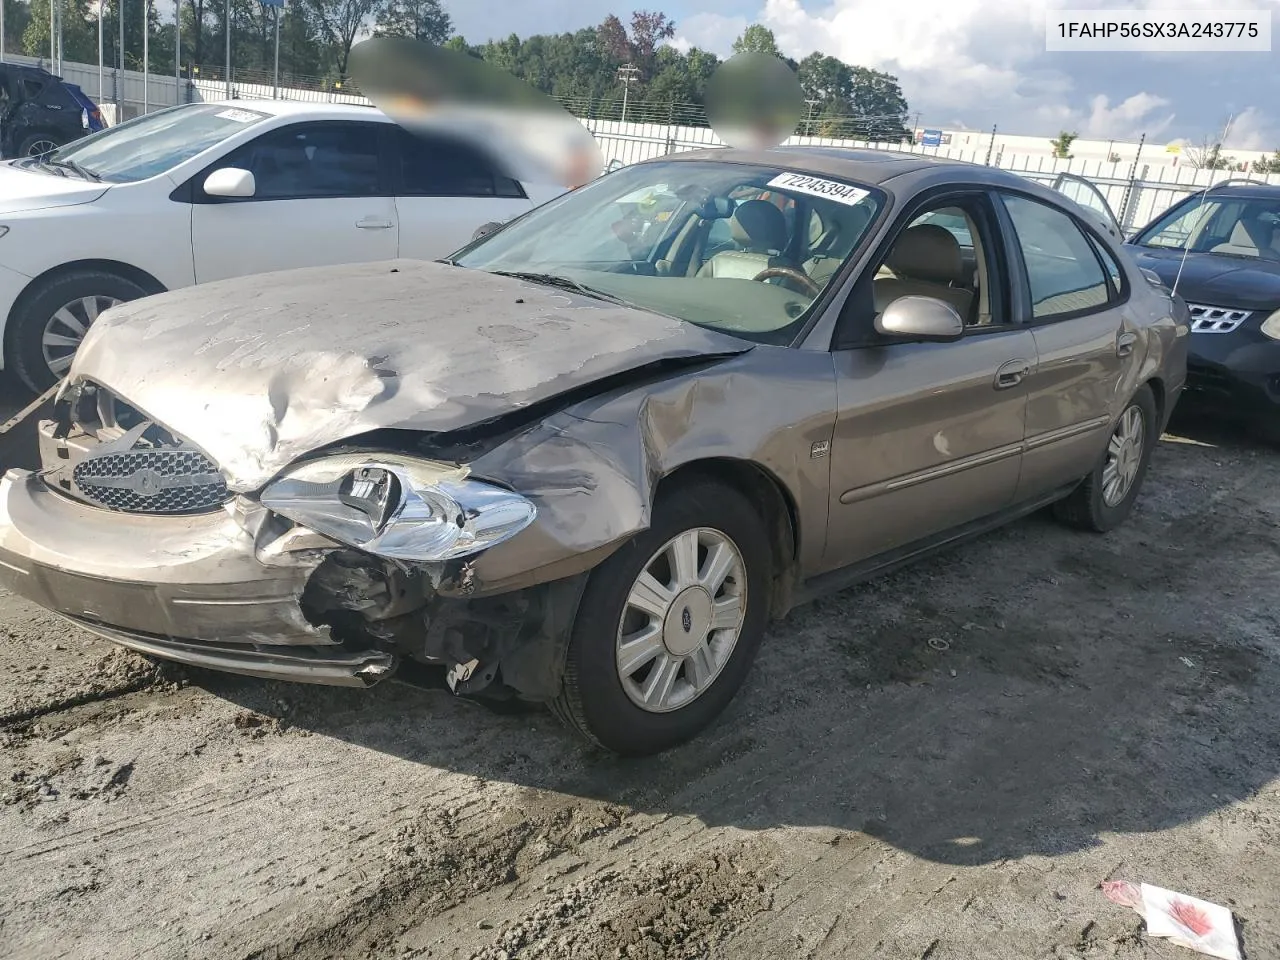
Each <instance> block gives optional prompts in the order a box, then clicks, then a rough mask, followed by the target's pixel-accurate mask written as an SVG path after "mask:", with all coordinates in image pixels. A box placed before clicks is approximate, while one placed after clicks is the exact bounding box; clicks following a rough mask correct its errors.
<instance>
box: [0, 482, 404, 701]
mask: <svg viewBox="0 0 1280 960" xmlns="http://www.w3.org/2000/svg"><path fill="white" fill-rule="evenodd" d="M303 556H304V555H299V556H298V557H297V558H296V559H295V558H289V559H288V560H285V561H277V562H275V563H264V562H262V560H260V559H259V558H258V555H257V553H256V552H255V545H254V538H253V537H252V536H251V535H250V534H249V533H248V532H247V531H246V530H245V529H244V528H243V527H242V525H241V524H240V522H238V521H237V519H236V518H235V517H234V516H233V515H232V513H231V512H230V511H229V510H218V511H216V512H213V513H206V514H200V515H197V516H148V515H140V514H126V513H115V512H112V511H108V510H103V509H100V508H97V507H91V506H88V505H84V504H81V503H78V502H76V501H74V500H71V499H69V498H67V497H65V496H63V495H62V494H59V493H56V492H54V491H53V490H52V489H50V488H49V487H48V486H47V485H46V484H45V482H44V481H43V480H42V479H41V478H40V477H38V476H36V475H34V474H32V473H30V472H29V471H25V470H10V471H9V472H8V473H7V474H5V476H4V477H3V478H2V479H0V586H4V587H6V588H8V589H9V590H12V591H13V592H14V593H16V594H18V595H20V596H22V597H25V598H27V599H29V600H32V601H34V602H35V603H38V604H40V605H41V606H43V607H46V608H47V609H49V610H52V611H53V612H55V613H57V614H60V615H61V616H63V617H65V618H66V619H68V620H70V621H72V622H73V623H75V624H77V625H79V626H81V627H84V628H85V629H86V630H89V631H92V632H93V633H96V634H98V635H99V636H102V637H105V638H106V639H108V640H111V641H114V642H116V643H119V644H121V645H122V646H126V647H130V648H132V649H134V650H137V651H140V652H142V653H146V654H150V655H153V656H156V657H162V658H164V659H167V660H174V661H177V662H179V663H185V664H189V665H192V666H198V667H209V668H212V669H216V670H223V671H227V672H229V673H239V674H244V675H248V676H254V677H265V678H268V679H278V680H301V681H305V682H310V683H327V684H337V685H346V686H368V685H370V684H372V683H375V682H377V681H378V680H379V679H382V678H383V677H384V676H386V675H388V674H390V673H391V672H392V671H393V670H394V669H395V666H396V659H395V657H394V656H393V655H392V654H390V653H385V652H382V651H378V650H355V651H353V650H349V649H347V648H346V647H344V646H343V645H341V644H340V643H338V642H337V641H336V640H335V639H334V638H332V637H331V636H330V633H329V630H328V628H327V627H323V626H316V625H313V624H312V623H310V622H308V621H307V619H306V617H305V616H304V615H303V613H302V608H301V606H300V603H299V601H300V597H301V595H302V591H303V589H304V588H305V586H306V584H307V581H308V580H309V579H310V577H311V575H312V574H313V573H314V572H315V570H316V568H317V567H318V566H319V563H320V556H319V555H318V554H312V555H311V557H312V559H310V560H304V559H302V557H303Z"/></svg>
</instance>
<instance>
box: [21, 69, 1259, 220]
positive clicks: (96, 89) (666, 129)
mask: <svg viewBox="0 0 1280 960" xmlns="http://www.w3.org/2000/svg"><path fill="white" fill-rule="evenodd" d="M8 59H11V60H20V61H23V62H28V63H37V62H38V61H36V60H34V59H32V58H25V57H12V56H10V57H8ZM61 73H62V76H63V77H65V78H66V79H67V80H69V81H71V82H72V83H77V84H79V85H80V86H81V87H82V88H83V89H84V91H85V92H86V93H87V94H89V96H90V97H91V98H94V99H95V100H97V101H99V102H102V103H113V102H118V103H119V104H120V108H121V109H120V113H121V117H122V119H129V118H131V117H135V116H137V115H138V114H139V113H141V112H142V111H143V108H144V106H145V107H146V109H148V110H155V109H158V108H160V107H165V106H172V105H173V104H175V103H179V102H182V103H191V102H195V101H205V100H222V99H225V98H226V96H227V85H226V82H225V81H224V80H221V79H195V80H189V79H185V78H184V79H183V80H181V81H179V80H177V79H176V78H174V77H172V76H165V75H158V74H151V75H150V77H149V78H147V82H146V83H145V84H144V82H143V75H142V74H141V73H138V72H134V71H129V70H125V71H121V72H119V73H117V71H115V70H113V69H106V70H104V71H102V73H101V75H100V74H99V71H98V68H97V67H96V66H92V65H89V64H82V63H63V64H62V67H61ZM255 78H256V79H260V75H255ZM144 89H145V97H144ZM231 89H232V96H233V97H237V98H240V99H245V100H257V99H270V98H271V97H272V96H273V95H274V93H275V91H274V90H273V88H272V86H271V85H270V84H263V83H241V82H237V81H235V79H234V75H233V82H232V84H231ZM279 96H280V97H281V98H283V99H287V100H306V101H311V102H328V103H367V102H368V101H367V100H365V98H364V97H361V96H355V95H350V94H344V93H342V92H340V91H338V90H333V91H328V92H326V91H320V90H306V89H294V88H286V87H281V88H280V90H279ZM582 122H583V124H585V125H586V127H587V129H589V130H590V131H591V132H592V133H593V134H594V135H595V138H596V140H597V141H598V142H599V144H600V148H601V151H602V152H603V153H604V158H605V162H606V163H611V162H612V161H615V160H616V161H618V162H619V163H621V164H623V165H627V164H631V163H637V162H639V161H641V160H648V159H651V158H653V157H659V156H663V155H665V154H668V153H675V152H678V151H684V150H696V149H700V148H703V147H713V146H722V145H723V143H722V141H721V140H720V138H719V137H717V136H716V135H715V133H713V132H712V131H711V130H710V129H708V128H706V127H686V126H678V125H671V124H657V123H630V122H622V121H617V120H596V119H591V118H589V117H588V118H582ZM787 143H789V144H795V145H801V144H803V145H819V146H846V147H861V148H869V149H873V150H874V149H878V150H901V151H907V152H910V153H919V154H924V155H927V156H937V157H946V158H949V159H953V160H963V161H968V162H970V163H985V164H990V165H991V166H995V167H999V168H1001V169H1003V170H1008V171H1010V172H1012V173H1017V174H1020V175H1021V176H1024V177H1027V178H1029V179H1032V180H1040V181H1046V182H1048V181H1052V180H1053V178H1054V177H1055V176H1056V175H1057V174H1059V173H1074V174H1077V175H1080V176H1083V177H1085V178H1086V179H1088V180H1090V181H1092V182H1093V183H1094V185H1096V186H1097V187H1098V188H1099V189H1100V190H1101V192H1102V194H1103V195H1104V196H1105V197H1106V199H1107V202H1108V203H1109V204H1110V205H1111V208H1112V210H1114V211H1116V215H1117V217H1119V218H1120V221H1121V223H1122V225H1123V226H1124V227H1125V228H1126V229H1128V228H1130V227H1133V226H1140V225H1142V224H1145V223H1147V222H1148V221H1150V220H1152V219H1153V218H1154V217H1156V216H1157V215H1158V214H1160V213H1161V212H1163V211H1164V210H1166V209H1167V208H1168V207H1170V206H1172V205H1173V204H1174V203H1176V202H1177V201H1178V200H1181V199H1182V198H1183V197H1185V196H1186V195H1187V194H1189V193H1194V192H1195V191H1196V190H1198V189H1202V188H1204V187H1205V186H1208V185H1209V184H1211V183H1216V182H1218V181H1221V180H1227V179H1231V178H1232V177H1239V176H1242V175H1241V174H1238V173H1231V172H1229V171H1210V170H1196V169H1194V168H1192V167H1189V166H1185V165H1184V166H1180V167H1170V166H1168V165H1167V164H1166V163H1165V162H1163V159H1162V158H1161V159H1160V160H1157V159H1156V158H1154V157H1153V158H1152V161H1151V162H1150V163H1143V162H1142V159H1141V157H1140V156H1139V158H1138V159H1137V160H1136V161H1135V160H1125V161H1121V162H1118V163H1109V162H1107V161H1103V160H1059V159H1055V158H1053V157H1046V156H1043V155H1030V154H1017V153H1011V152H1007V151H1005V149H1004V148H1003V147H1000V146H999V144H998V143H995V142H994V141H993V142H992V143H991V148H990V149H983V148H981V147H979V148H977V149H972V148H965V147H954V146H946V147H943V146H938V147H923V146H914V145H903V144H898V143H873V142H866V141H860V140H837V139H832V138H829V137H801V136H797V137H792V138H791V139H790V140H788V141H787ZM1251 179H1254V180H1260V181H1263V182H1267V183H1277V184H1280V175H1277V174H1270V175H1267V176H1257V175H1254V176H1252V177H1251Z"/></svg>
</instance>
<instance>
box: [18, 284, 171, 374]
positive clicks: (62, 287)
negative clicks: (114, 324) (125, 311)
mask: <svg viewBox="0 0 1280 960" xmlns="http://www.w3.org/2000/svg"><path fill="white" fill-rule="evenodd" d="M146 295H147V291H146V290H144V289H143V288H142V287H140V286H138V284H136V283H134V282H133V281H132V280H126V279H125V278H124V277H121V276H118V275H117V274H114V273H107V272H105V271H102V270H74V271H72V272H69V273H64V274H62V275H61V276H55V277H53V278H51V279H48V280H45V281H42V282H40V283H39V285H38V286H36V287H35V288H34V289H32V290H31V291H29V292H28V293H25V294H23V297H22V299H21V300H20V301H19V303H18V305H17V307H16V308H15V309H14V312H13V315H12V316H11V317H10V323H9V327H8V329H7V330H6V332H5V340H6V341H7V342H6V351H5V352H6V354H7V359H8V363H9V364H10V365H11V366H12V369H13V372H14V373H15V374H16V375H17V376H18V378H19V379H20V380H21V381H22V382H23V383H24V384H26V385H27V386H28V387H30V388H31V389H32V390H33V391H35V392H36V393H40V392H41V391H43V390H47V389H48V388H49V387H51V386H53V384H54V383H55V382H57V380H59V379H60V378H61V377H63V376H65V375H66V372H67V370H68V369H70V367H71V360H72V358H73V357H74V356H75V352H76V350H77V349H78V348H79V345H80V341H81V340H82V339H83V338H84V335H85V333H86V332H88V329H89V327H90V326H91V325H92V324H93V322H94V321H95V320H97V319H98V315H99V314H100V313H101V312H102V311H103V310H106V309H108V308H110V307H113V306H115V305H116V304H118V303H124V302H125V301H128V300H137V299H138V298H139V297H145V296H146Z"/></svg>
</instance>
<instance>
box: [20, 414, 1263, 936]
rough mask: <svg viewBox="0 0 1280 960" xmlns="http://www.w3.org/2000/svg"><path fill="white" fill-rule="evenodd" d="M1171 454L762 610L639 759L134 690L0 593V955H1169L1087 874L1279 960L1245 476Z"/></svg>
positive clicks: (1258, 512)
mask: <svg viewBox="0 0 1280 960" xmlns="http://www.w3.org/2000/svg"><path fill="white" fill-rule="evenodd" d="M1180 432H1182V433H1185V434H1189V435H1190V436H1192V437H1194V439H1188V438H1187V436H1171V437H1166V438H1165V440H1164V442H1162V444H1161V446H1160V449H1159V450H1158V452H1157V455H1156V459H1155V461H1154V464H1153V468H1152V471H1151V473H1150V476H1149V478H1148V484H1147V487H1146V489H1145V493H1144V495H1143V497H1142V499H1141V502H1140V505H1139V509H1138V511H1137V513H1136V514H1135V515H1134V517H1133V519H1132V521H1131V522H1130V524H1129V525H1128V526H1126V527H1125V528H1124V529H1122V530H1120V531H1118V532H1116V533H1114V534H1111V535H1109V536H1106V537H1097V536H1088V535H1083V534H1079V533H1073V532H1069V531H1067V530H1064V529H1061V528H1059V527H1058V526H1056V525H1054V524H1053V523H1052V522H1051V521H1050V520H1047V519H1045V518H1043V517H1034V518H1031V519H1029V520H1027V521H1024V522H1021V523H1018V524H1016V525H1014V526H1012V527H1010V528H1008V529H1006V530H1004V531H1002V532H1000V533H997V534H994V535H992V536H989V537H986V538H985V539H983V540H980V541H977V542H975V543H972V544H969V545H967V546H965V547H962V548H960V549H959V550H957V551H955V552H953V553H951V554H948V555H946V556H942V557H939V558H937V559H935V560H932V561H930V562H927V563H925V564H924V565H921V566H917V567H915V568H913V569H911V570H908V571H905V572H903V573H901V574H898V575H895V576H892V577H889V578H887V579H883V580H880V581H878V582H875V583H872V584H869V585H867V586H864V587H861V588H858V589H854V590H850V591H847V592H845V593H843V594H840V595H838V596H835V597H833V598H831V599H828V600H825V601H823V602H820V603H818V604H816V605H813V606H810V607H808V608H804V609H802V610H799V611H797V612H796V613H794V614H793V615H792V616H791V617H790V618H789V619H787V620H786V621H785V622H783V623H781V624H779V625H777V626H776V627H775V628H774V629H773V630H772V633H771V636H770V637H769V639H768V640H767V641H766V644H765V648H764V650H763V652H762V654H761V657H760V659H759V661H758V662H757V666H756V668H755V670H754V672H753V673H752V675H751V678H750V680H749V682H748V684H747V686H746V688H745V689H744V690H743V691H742V693H741V694H740V696H739V697H738V698H737V700H736V701H735V702H734V704H733V706H732V707H731V708H730V709H729V711H728V712H727V714H726V715H725V716H724V717H723V719H722V720H721V721H720V722H719V723H718V724H717V725H716V726H715V727H714V728H713V729H712V730H710V731H709V732H708V733H707V734H705V735H704V736H703V737H701V738H700V739H699V740H697V741H696V742H695V743H693V744H691V745H689V746H687V747H685V748H682V749H680V750H677V751H674V752H672V753H670V754H667V755H664V756H660V757H656V758H652V759H649V760H645V761H640V762H635V761H631V762H623V761H617V760H614V759H611V758H609V757H606V756H602V755H600V754H598V753H595V752H593V751H591V750H589V749H586V748H584V747H583V746H581V745H579V743H578V742H577V741H576V740H574V739H573V738H572V737H570V736H569V735H568V734H567V733H565V732H563V731H562V730H561V729H560V728H559V727H558V726H557V724H556V723H555V722H554V721H553V720H552V719H551V718H550V717H549V716H545V715H542V714H532V715H524V716H497V715H494V714H491V713H490V712H488V711H487V710H485V709H483V708H479V707H474V706H471V705H468V704H466V703H463V702H459V701H457V700H454V699H453V698H452V697H451V696H450V695H449V694H447V693H445V692H434V691H427V690H422V689H417V688H413V687H409V686H405V685H401V684H391V683H389V684H384V685H382V686H380V687H378V688H375V689H373V690H371V691H346V690H330V689H324V688H313V687H306V686H294V685H285V684H277V683H267V682H259V681H255V680H246V679H238V678H232V677H226V676H219V675H215V674H210V673H200V672H196V671H181V670H178V669H175V668H163V669H156V668H154V667H152V666H150V665H148V664H147V663H146V662H145V661H143V660H141V659H140V658H137V657H134V656H133V655H130V654H125V653H123V652H116V651H113V649H112V648H111V647H110V646H109V645H108V644H106V643H104V642H102V641H99V640H95V639H93V638H91V637H89V636H87V635H85V634H82V633H80V632H78V631H76V630H74V629H72V628H69V627H67V626H65V625H63V624H61V623H60V622H59V621H57V620H55V619H53V618H51V617H49V616H46V615H44V614H42V613H41V612H40V611H39V610H37V609H35V608H33V607H32V606H30V605H28V604H26V603H23V602H20V601H18V600H17V599H15V598H13V597H11V596H0V742H2V744H3V747H2V754H0V862H3V863H4V864H5V867H6V869H4V870H3V871H0V954H2V955H3V956H5V957H24V958H25V957H41V958H44V957H68V958H69V957H75V958H81V957H83V958H94V960H98V958H102V957H130V958H168V957H182V958H186V957H191V958H206V957H207V958H222V960H226V958H243V960H250V958H252V960H278V958H298V960H311V958H320V957H342V958H348V957H350V958H356V957H377V958H389V957H415V958H421V957H430V958H458V960H498V958H508V960H514V958H526V957H527V958H534V957H537V958H556V960H561V958H564V960H567V958H574V960H578V958H583V960H586V958H591V960H595V958H605V960H609V958H677V960H679V958H733V960H744V958H770V960H774V958H782V957H787V958H792V957H795V958H802V957H866V958H875V960H896V958H908V960H926V958H927V960H952V958H954V960H972V958H975V957H981V958H985V960H998V958H1017V960H1026V958H1042V957H1043V958H1066V957H1071V958H1103V957H1121V958H1176V957H1180V956H1191V954H1190V953H1189V952H1187V951H1185V950H1182V949H1181V948H1178V947H1174V946H1171V945H1168V944H1165V943H1162V942H1159V941H1150V940H1148V939H1147V938H1146V936H1145V935H1144V933H1143V932H1142V924H1141V921H1140V919H1139V918H1138V916H1137V915H1136V914H1135V913H1133V912H1131V911H1129V910H1125V909H1122V908H1120V907H1117V906H1115V905H1113V904H1111V903H1110V902H1108V901H1107V900H1106V899H1105V898H1104V897H1103V896H1102V894H1101V893H1100V891H1099V889H1098V884H1099V882H1100V881H1102V880H1105V879H1110V878H1124V879H1131V880H1142V881H1147V882H1150V883H1155V884H1158V885H1161V886H1165V887H1170V888H1173V889H1176V890H1180V891H1183V892H1185V893H1189V894H1192V895H1195V896H1199V897H1203V898H1205V899H1209V900H1213V901H1216V902H1219V903H1223V904H1225V905H1228V906H1230V907H1231V908H1232V909H1233V910H1234V911H1235V914H1236V916H1237V917H1238V918H1239V920H1240V924H1241V931H1242V938H1243V942H1244V944H1245V948H1246V950H1247V952H1248V955H1249V957H1250V958H1253V960H1260V958H1268V957H1280V912H1278V911H1277V909H1276V906H1275V904H1276V894H1277V890H1278V889H1280V883H1278V881H1280V844H1278V842H1277V841H1280V827H1278V825H1277V824H1278V823H1280V779H1278V776H1280V722H1278V721H1280V700H1278V699H1277V697H1276V696H1275V691H1276V690H1277V681H1278V680H1280V645H1278V640H1277V629H1276V626H1277V622H1276V621H1277V606H1276V603H1275V598H1276V596H1277V587H1280V566H1278V564H1277V552H1278V551H1277V543H1278V541H1277V529H1276V528H1277V524H1280V483H1277V479H1276V477H1277V468H1278V467H1280V452H1277V451H1274V450H1271V449H1268V448H1266V447H1263V446H1261V445H1258V444H1255V443H1252V442H1251V441H1249V440H1247V439H1244V438H1242V437H1239V436H1234V435H1231V436H1226V437H1222V436H1214V435H1211V434H1206V433H1205V432H1204V430H1203V428H1200V427H1197V428H1196V429H1195V430H1181V431H1180ZM9 439H10V441H13V442H19V441H21V438H17V440H16V441H15V440H14V438H9ZM13 442H11V443H10V447H9V448H8V449H0V458H4V462H5V463H6V464H7V463H12V462H15V460H17V461H21V460H22V458H23V456H25V454H23V453H22V452H21V451H19V450H16V448H15V447H14V446H13Z"/></svg>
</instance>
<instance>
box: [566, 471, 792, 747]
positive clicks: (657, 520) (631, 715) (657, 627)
mask: <svg viewBox="0 0 1280 960" xmlns="http://www.w3.org/2000/svg"><path fill="white" fill-rule="evenodd" d="M759 513H760V512H759V511H758V510H757V509H756V508H755V507H754V506H752V504H751V502H750V501H749V500H748V499H747V498H746V497H745V496H743V495H742V494H741V493H739V492H738V491H737V490H735V489H733V488H732V487H728V486H725V485H724V484H721V483H717V482H715V481H712V480H706V479H697V480H693V481H689V482H685V483H680V484H678V485H676V486H673V487H672V488H670V489H668V490H667V491H665V492H664V494H663V495H662V496H661V497H660V498H659V499H658V502H657V503H656V504H655V506H654V511H653V521H652V523H651V524H650V526H649V529H647V530H645V531H643V532H642V533H640V534H637V535H636V536H635V537H634V538H632V540H630V541H629V542H628V543H627V544H626V545H625V546H623V547H622V548H621V549H619V550H618V551H617V552H616V553H614V554H613V555H612V556H610V557H609V558H608V559H607V560H605V561H604V563H602V564H601V565H600V566H599V567H597V568H596V570H595V571H594V572H593V573H592V574H591V577H590V579H589V580H588V582H587V587H586V590H585V591H584V593H583V597H582V602H581V604H580V606H579V608H578V615H577V618H576V620H575V622H574V626H573V630H572V634H571V638H570V641H569V650H568V657H567V660H566V664H565V673H564V681H563V687H562V690H561V693H560V696H559V697H558V698H557V699H556V700H555V701H554V702H553V704H552V710H553V712H554V713H555V714H556V715H557V716H558V717H559V718H560V719H561V720H562V721H563V722H564V723H566V724H567V725H568V726H569V727H570V728H571V729H573V730H575V731H577V732H578V733H579V734H581V735H583V736H584V737H586V738H587V739H589V740H591V741H592V742H594V743H596V744H598V745H599V746H602V747H604V748H605V749H607V750H611V751H613V752H614V753H618V754H622V755H624V756H645V755H649V754H654V753H659V752H661V751H663V750H666V749H668V748H670V747H673V746H675V745H677V744H680V743H683V742H685V741H686V740H689V739H691V738H692V737H694V736H695V735H697V734H698V733H699V732H701V731H702V730H703V729H704V728H705V727H707V726H708V725H709V724H710V723H711V722H712V721H713V720H714V719H715V718H716V717H717V716H718V715H719V714H720V713H721V712H722V711H723V710H724V708H725V707H726V706H728V704H729V701H730V700H732V699H733V697H734V694H736V693H737V691H738V688H739V687H740V686H741V685H742V682H743V680H744V679H745V678H746V675H747V673H748V671H749V670H750V668H751V663H752V661H753V660H754V659H755V655H756V651H757V650H758V649H759V646H760V642H761V640H762V639H763V637H764V631H765V628H766V626H767V623H768V614H769V609H768V608H769V588H770V583H771V579H772V567H773V556H772V547H771V544H770V539H769V534H768V531H767V529H766V528H765V525H764V523H763V521H762V520H761V519H760V516H759Z"/></svg>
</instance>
